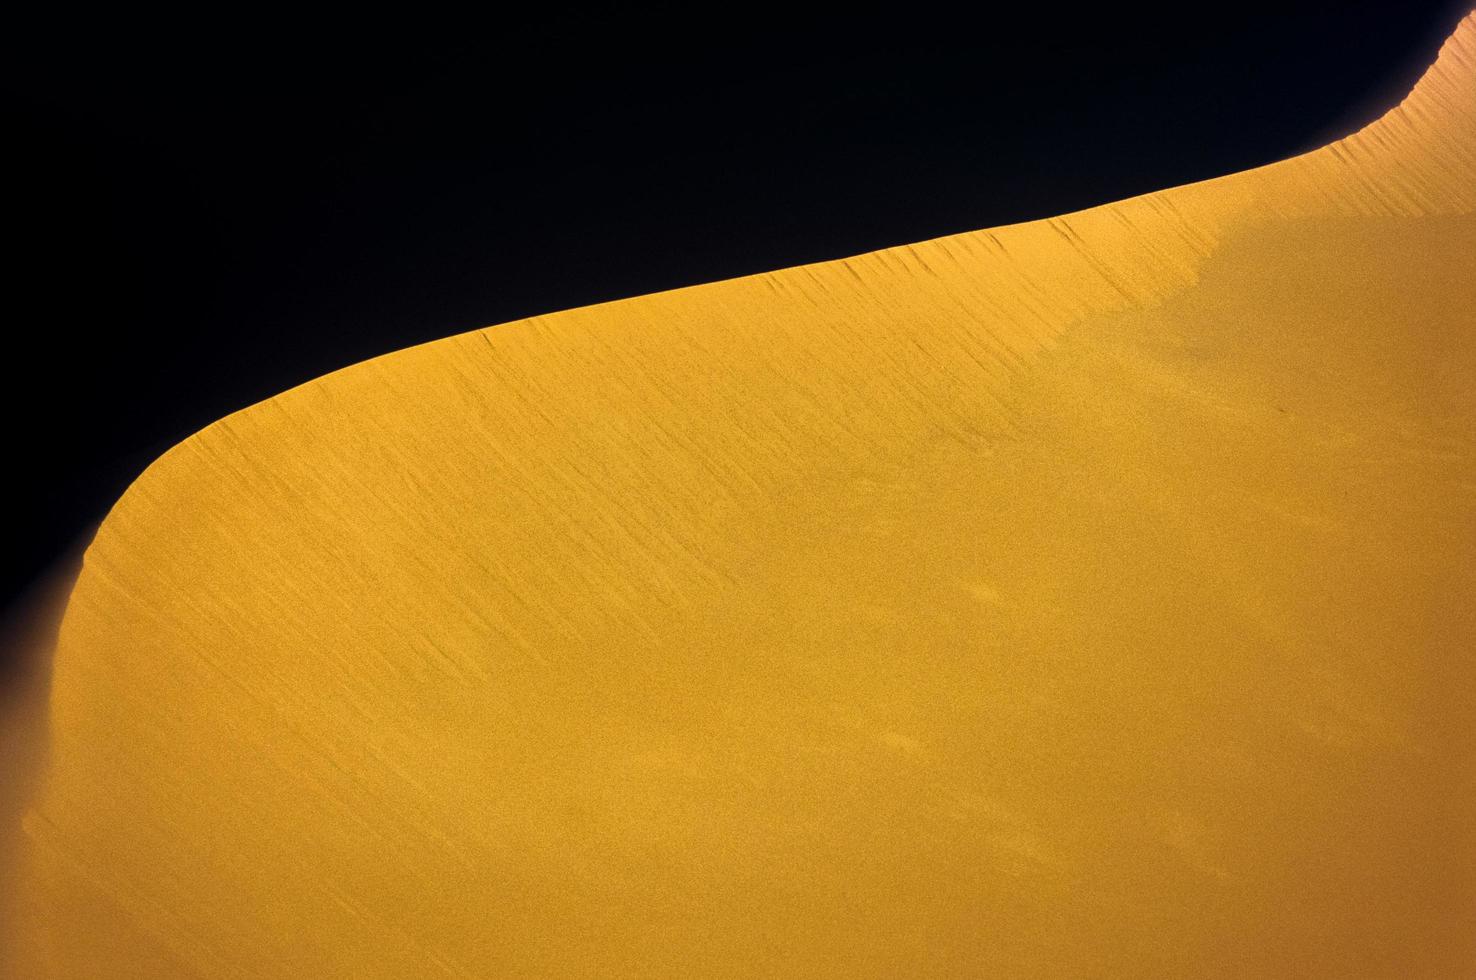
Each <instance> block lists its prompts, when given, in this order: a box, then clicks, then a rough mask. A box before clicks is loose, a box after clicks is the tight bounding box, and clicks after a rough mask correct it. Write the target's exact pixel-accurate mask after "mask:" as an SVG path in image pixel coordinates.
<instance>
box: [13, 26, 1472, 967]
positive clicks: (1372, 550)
mask: <svg viewBox="0 0 1476 980" xmlns="http://www.w3.org/2000/svg"><path fill="white" fill-rule="evenodd" d="M1473 212H1476V17H1468V18H1467V19H1466V20H1465V21H1464V22H1463V23H1462V24H1461V25H1460V27H1459V29H1458V31H1457V33H1456V35H1455V36H1454V37H1453V38H1452V39H1451V40H1450V41H1448V42H1447V44H1446V45H1445V47H1444V48H1443V50H1442V52H1441V54H1440V57H1439V60H1438V62H1437V63H1436V65H1435V66H1434V67H1433V68H1432V69H1431V71H1430V72H1429V73H1428V74H1427V75H1426V76H1425V78H1424V79H1423V80H1422V81H1421V82H1420V84H1419V85H1418V86H1417V88H1416V89H1415V91H1414V92H1413V93H1412V94H1411V95H1410V96H1409V98H1408V99H1406V101H1405V102H1404V103H1403V104H1402V105H1401V106H1400V107H1398V108H1397V109H1395V110H1393V111H1391V112H1390V113H1389V114H1388V115H1386V116H1385V117H1384V118H1382V119H1380V120H1379V121H1378V122H1376V123H1374V124H1373V125H1371V126H1369V127H1367V128H1366V129H1364V130H1363V131H1361V132H1359V133H1357V134H1355V135H1353V136H1351V137H1349V138H1347V139H1345V140H1341V141H1339V142H1337V143H1335V144H1333V145H1331V146H1328V147H1325V148H1323V149H1321V150H1318V151H1316V152H1313V153H1310V154H1307V155H1305V156H1301V157H1297V158H1294V159H1291V160H1288V161H1285V162H1282V163H1278V164H1275V165H1272V166H1268V167H1264V168H1260V169H1258V170H1254V171H1250V172H1246V173H1241V174H1235V175H1233V176H1230V177H1225V178H1221V179H1218V180H1212V181H1208V182H1205V183H1201V184H1195V185H1190V186H1185V187H1179V188H1175V189H1172V190H1167V191H1163V192H1160V193H1155V194H1150V195H1147V196H1144V197H1140V198H1135V199H1133V200H1129V201H1123V202H1121V203H1117V204H1112V205H1108V206H1104V207H1099V208H1094V209H1092V210H1089V211H1084V212H1081V213H1077V214H1071V215H1067V216H1064V217H1058V218H1053V219H1050V220H1044V221H1036V222H1030V223H1027V224H1020V225H1013V226H1009V227H1004V228H996V229H992V230H989V231H981V232H975V233H970V234H963V235H956V236H952V237H948V238H943V239H938V240H936V241H930V242H925V243H921V244H917V245H910V246H905V247H900V248H892V249H887V250H884V251H880V252H875V253H872V254H869V255H863V256H858V257H856V258H851V259H846V260H843V261H836V262H827V263H821V264H818V265H812V266H805V267H802V268H796V269H788V270H784V271H781V272H775V273H772V274H767V275H759V276H751V277H748V278H744V279H737V280H733V281H728V282H721V283H716V284H712V285H707V286H701V287H696V288H691V289H682V290H677V291H674V292H669V293H661V294H657V295H652V296H645V297H641V298H639V299H633V300H628V301H621V302H616V303H608V304H604V305H600V306H595V307H590V308H586V309H579V310H572V311H567V312H563V313H557V314H553V315H549V316H543V317H535V318H533V319H529V320H525V321H522V322H518V323H512V324H506V325H502V326H498V327H495V328H492V329H488V330H482V331H476V332H473V333H468V334H464V335H461V336H456V337H451V338H449V339H446V340H443V341H439V342H436V343H432V344H427V345H424V346H421V347H416V348H413V349H409V350H404V351H400V352H397V353H394V354H390V355H387V356H385V357H382V358H378V359H376V360H373V361H369V362H366V363H363V364H360V365H356V366H354V367H352V368H349V369H347V370H344V371H340V372H337V373H335V374H332V375H329V376H327V377H324V378H321V379H319V380H317V381H314V382H312V383H310V384H307V385H304V386H302V387H300V388H297V389H294V390H292V391H289V392H286V393H284V394H282V395H280V396H278V397H276V398H273V399H271V400H269V401H266V402H263V403H261V404H259V405H255V406H253V407H251V408H249V409H246V410H244V411H242V412H239V413H237V414H235V415H232V416H230V417H228V418H226V419H224V420H222V421H220V422H218V423H216V424H215V425H212V426H211V427H209V428H208V429H206V430H204V431H203V432H201V433H199V434H197V435H195V436H193V437H191V438H190V439H188V440H186V441H185V442H183V443H181V444H180V445H179V446H177V447H175V448H174V449H172V450H171V451H170V452H168V453H167V454H166V455H165V456H164V457H163V458H161V459H160V460H159V461H158V462H156V463H155V464H154V465H153V466H151V467H150V468H149V469H148V471H147V472H146V473H144V474H143V476H141V477H140V478H139V480H138V481H137V482H136V483H135V484H134V485H133V486H132V488H130V489H129V491H128V492H127V494H126V495H125V496H124V497H123V499H122V500H120V501H119V502H118V504H117V505H116V506H115V507H114V509H113V511H112V513H111V514H110V515H109V517H108V518H107V520H106V521H105V522H104V524H103V525H102V527H101V529H100V530H99V532H98V534H97V537H96V539H95V541H94V542H93V544H92V545H91V547H90V549H89V550H88V551H87V554H86V559H85V566H84V568H83V570H82V573H81V575H80V577H79V579H78V581H77V583H76V585H75V588H74V590H73V592H72V595H71V600H70V603H69V605H68V607H67V610H66V613H65V617H64V619H63V622H62V624H61V631H60V639H59V641H58V645H57V649H56V654H55V665H54V676H53V678H52V689H51V703H50V736H49V737H50V745H49V747H48V753H49V760H50V761H49V764H48V765H47V766H46V768H45V770H44V771H43V772H42V773H40V774H39V776H38V788H37V790H36V792H35V793H34V794H33V798H32V799H31V800H30V802H29V805H28V808H27V809H26V811H25V813H24V816H23V820H22V821H20V823H21V826H22V828H23V829H22V830H20V831H18V833H19V834H20V836H21V847H20V857H19V858H18V859H17V860H15V861H13V862H12V863H13V864H14V865H15V867H14V868H11V869H6V873H7V879H6V880H7V882H9V884H7V885H6V888H7V890H8V891H9V892H10V896H9V897H10V899H11V901H10V906H11V913H10V915H9V916H8V919H9V921H8V922H7V924H6V937H5V938H4V940H3V943H0V945H3V948H4V954H0V955H7V956H8V957H9V959H8V963H7V968H8V969H9V970H10V971H11V973H10V975H12V976H15V977H26V978H30V977H89V978H90V977H135V976H137V977H151V978H152V977H176V976H178V977H195V976H201V977H258V976H259V977H312V978H318V977H339V976H341V977H417V976H430V977H436V976H443V975H444V976H449V977H484V976H485V977H533V976H558V977H563V976H590V977H596V976H598V977H612V976H633V977H666V976H669V977H707V976H735V977H750V976H794V977H818V976H835V977H924V976H1001V977H1037V976H1040V977H1047V976H1048V977H1083V976H1134V977H1145V976H1162V977H1186V976H1233V977H1247V976H1309V977H1310V976H1316V977H1458V976H1476V928H1472V927H1471V923H1472V922H1476V829H1473V828H1476V752H1473V746H1476V739H1473V736H1476V656H1473V652H1476V600H1473V596H1476V216H1473ZM0 853H4V852H0Z"/></svg>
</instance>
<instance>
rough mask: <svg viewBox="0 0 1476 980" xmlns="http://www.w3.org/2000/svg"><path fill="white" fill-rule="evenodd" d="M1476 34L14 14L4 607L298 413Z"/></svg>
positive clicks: (1287, 131) (1194, 160)
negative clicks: (425, 356)
mask: <svg viewBox="0 0 1476 980" xmlns="http://www.w3.org/2000/svg"><path fill="white" fill-rule="evenodd" d="M1234 6H1236V5H1232V7H1234ZM1467 6H1468V5H1467V4H1456V3H1449V2H1408V3H1400V4H1391V3H1359V2H1343V3H1319V4H1303V5H1300V6H1298V5H1283V6H1281V7H1280V8H1278V12H1277V13H1276V14H1275V15H1262V14H1258V13H1256V12H1254V11H1251V10H1245V9H1227V8H1225V7H1218V8H1216V9H1215V10H1214V11H1213V12H1212V14H1211V13H1210V12H1208V11H1205V10H1201V9H1198V8H1192V7H1188V6H1186V7H1185V8H1184V13H1183V16H1182V17H1180V18H1173V17H1164V16H1162V15H1161V14H1157V13H1155V14H1154V15H1152V16H1149V15H1147V14H1141V15H1140V14H1124V13H1121V12H1120V11H1111V10H1108V11H1099V12H1097V13H1095V14H1093V15H1091V16H1086V17H1084V16H1082V15H1081V14H1079V13H1077V12H1075V11H1070V10H1068V9H1066V8H1064V7H1060V6H1057V5H1052V4H1048V3H1047V4H1038V5H1022V8H1023V7H1028V9H1022V10H1021V11H1016V12H1014V13H1012V14H1010V15H1008V16H1005V15H997V14H985V15H983V16H977V15H976V17H975V18H974V19H970V20H968V21H962V20H956V19H950V18H949V17H945V16H942V15H941V14H940V13H939V12H938V11H936V10H931V11H930V10H927V9H925V8H921V7H906V8H899V10H898V11H895V12H894V15H893V16H887V17H883V16H881V15H870V14H865V15H863V14H860V13H853V14H850V15H848V16H846V17H840V16H835V17H827V18H821V17H819V16H799V15H789V16H785V17H783V18H773V17H770V16H768V15H761V14H759V13H758V12H756V11H755V12H748V11H740V10H739V9H738V8H731V10H730V13H729V14H728V16H729V18H730V19H729V20H728V21H727V22H721V21H719V22H713V21H712V20H711V19H710V18H711V16H712V14H711V11H708V10H702V11H693V12H690V13H686V12H683V13H675V12H666V13H664V14H655V13H643V14H638V15H637V14H630V13H625V12H616V11H606V12H601V13H592V14H584V15H573V14H569V15H562V16H554V15H545V14H535V13H532V12H528V11H523V12H517V13H514V14H511V15H508V16H506V17H504V18H503V19H501V20H499V21H493V22H487V23H482V24H477V25H466V24H457V25H437V26H427V25H425V24H420V25H409V24H406V23H403V22H400V21H385V22H380V23H368V22H366V21H364V20H363V19H356V20H354V21H352V22H348V21H343V22H332V23H308V22H305V21H304V20H302V19H293V20H270V19H258V20H242V21H239V22H234V23H228V24H216V23H207V22H204V21H201V22H199V23H191V22H187V21H180V20H178V19H177V18H168V17H165V16H164V15H162V14H160V15H156V16H155V17H154V19H149V16H148V15H144V14H141V13H137V12H135V11H132V10H131V9H130V10H129V11H128V12H126V13H125V12H117V13H113V14H111V15H107V16H105V17H104V18H103V19H101V20H98V19H96V18H90V17H82V16H80V15H79V16H75V17H73V16H71V15H70V14H66V15H63V14H58V15H56V16H55V17H51V18H48V17H46V16H45V15H40V14H32V15H29V16H22V17H20V18H19V20H18V21H17V22H15V23H12V25H11V35H12V45H13V47H14V48H15V50H16V52H17V54H16V55H14V56H13V57H11V58H9V59H8V60H7V63H6V64H5V66H4V71H5V90H6V94H7V97H8V101H9V103H10V106H11V109H12V110H13V111H12V112H11V113H10V114H9V117H8V118H9V121H8V123H7V129H8V132H7V133H6V135H7V137H8V138H9V139H8V141H9V144H10V145H11V146H12V148H13V149H12V151H11V152H12V155H13V158H14V159H13V160H12V162H13V163H18V164H19V165H20V170H21V176H20V178H19V179H17V180H15V181H14V182H13V183H12V185H11V188H10V197H11V201H10V210H11V213H12V214H13V215H15V216H17V217H18V222H19V223H18V227H17V233H16V235H15V236H14V237H15V238H16V239H17V240H18V241H19V242H20V243H21V244H22V246H23V252H24V255H23V258H22V260H21V262H20V265H19V268H14V269H12V270H11V274H12V278H13V280H14V281H16V282H17V283H18V286H19V290H20V295H19V296H17V297H16V298H15V299H14V300H13V301H12V306H11V310H12V317H11V326H10V333H9V335H8V336H7V338H6V343H7V345H8V349H7V354H6V357H5V359H4V361H3V365H4V377H3V384H0V392H3V396H0V397H3V402H0V418H3V420H4V422H3V425H4V431H3V443H0V444H3V446H4V460H3V469H4V470H5V471H6V472H8V473H9V480H8V481H7V487H8V490H9V493H10V495H11V496H12V498H13V499H12V501H11V502H10V506H9V509H8V511H7V521H6V527H5V534H6V540H5V544H4V554H5V563H4V568H3V578H0V603H5V602H8V601H9V600H11V599H13V598H14V597H15V596H16V595H18V594H19V590H21V589H22V588H24V587H25V585H26V583H27V582H29V581H31V580H32V579H33V577H34V576H35V575H36V574H37V573H38V570H40V569H42V568H44V567H46V565H47V564H48V563H49V562H51V561H52V560H53V559H54V557H55V556H56V555H57V554H58V553H60V552H61V550H62V549H63V548H64V547H65V544H66V542H68V541H70V540H72V539H73V538H74V537H75V536H76V535H77V534H78V533H79V532H80V531H81V530H82V529H83V528H84V527H86V526H87V525H88V524H89V523H91V522H95V521H97V520H98V519H99V518H100V517H101V516H102V515H103V513H104V512H105V511H106V509H107V508H108V507H109V505H110V504H111V503H112V502H113V501H114V500H116V499H117V497H118V495H119V494H120V493H121V492H122V490H123V489H124V488H125V487H126V485H127V484H128V482H129V481H130V480H131V479H133V478H134V477H135V476H136V475H137V474H138V473H139V472H140V471H141V470H142V469H143V467H144V466H146V465H147V464H148V463H149V462H150V461H151V460H152V459H153V458H155V457H156V456H157V455H158V454H159V453H160V452H162V451H163V450H164V449H166V448H167V447H168V446H170V445H171V444H173V443H175V442H177V441H178V440H180V439H181V438H183V437H185V436H187V435H188V434H190V433H191V432H193V431H195V430H197V429H199V428H201V427H203V426H205V425H207V424H209V423H210V422H212V421H214V420H216V419H218V418H220V417H222V416H224V415H226V414H228V413H230V412H232V411H235V410H237V409H240V408H242V407H245V406H246V405H249V404H251V403H253V402H256V401H259V400H261V399H263V398H267V397H270V396H271V395H273V394H275V393H277V392H279V391H281V390H283V389H285V388H288V387H291V386H293V385H296V384H299V383H301V382H304V381H307V380H309V379H311V378H314V377H316V376H318V375H321V374H324V373H326V372H328V371H331V370H334V369H336V368H340V367H343V366H345V365H348V364H352V363H354V362H356V361H360V360H363V359H365V358H368V357H372V356H375V355H378V354H382V353H385V352H387V351H391V350H395V349H398V348H402V347H405V346H408V345H412V344H416V343H420V342H423V341H428V340H432V339H434V338H437V337H442V336H446V335H449V334H453V333H457V332H460V331H464V330H469V329H473V328H476V327H480V326H484V325H488V324H495V323H501V322H505V321H508V320H514V319H517V318H520V317H524V316H528V315H532V314H538V313H545V312H549V311H553V310H558V309H566V308H570V307H576V306H581V305H585V304H589V303H595V302H600V301H604V300H610V299H616V298H620V297H625V296H632V295H639V294H642V293H648V292H652V291H655V290H662V289H670V288H674V287H678V286H683V285H690V284H694V283H700V282H706V281H711V280H716V279H724V278H729V277H733V276H739V275H744V274H748V273H754V272H759V271H763V270H769V269H775V268H781V267H785V266H791V265H795V264H799V263H806V262H813V261H819V260H824V259H831V258H837V257H841V256H845V255H852V254H856V253H860V252H865V251H869V250H872V249H876V248H880V247H885V246H889V245H896V244H901V243H906V242H911V241H917V240H921V239H927V238H932V237H937V236H940V235H945V234H949V233H953V232H959V231H966V230H970V229H975V228H983V227H988V226H992V225H999V224H1004V223H1009V222H1015V221H1021V220H1027V219H1031V218H1037V217H1044V216H1048V215H1053V214H1059V213H1062V212H1068V211H1072V210H1076V209H1080V208H1083V207H1087V206H1090V205H1094V204H1099V203H1103V202H1106V201H1111V200H1116V199H1120V198H1124V197H1129V196H1132V195H1135V194H1139V193H1144V192H1147V191H1151V190H1156V189H1159V188H1163V187H1168V186H1172V185H1176V184H1181V183H1186V182H1189V181H1194V180H1200V179H1204V178H1207V177H1213V176H1217V175H1220V174H1225V173H1230V172H1234V171H1237V170H1242V169H1245V168H1247V167H1253V166H1257V165H1260V164H1264V163H1268V162H1271V161H1273V160H1276V159H1279V158H1283V157H1286V156H1288V155H1292V154H1295V153H1298V152H1301V151H1303V150H1306V149H1308V148H1310V147H1313V146H1316V145H1319V144H1321V143H1324V142H1326V141H1327V140H1329V139H1331V138H1333V137H1336V136H1339V135H1343V134H1345V133H1347V132H1350V131H1352V130H1354V129H1356V128H1358V126H1360V125H1362V124H1363V123H1365V122H1367V121H1369V120H1371V119H1372V118H1375V117H1376V116H1378V115H1379V114H1380V113H1381V112H1382V111H1384V110H1385V109H1387V108H1388V107H1389V106H1391V105H1393V104H1394V103H1395V102H1397V100H1398V98H1399V97H1401V96H1402V95H1403V94H1404V92H1405V91H1407V90H1408V88H1409V87H1410V86H1411V85H1412V84H1413V83H1414V81H1415V80H1416V79H1417V78H1418V76H1419V75H1420V73H1421V72H1422V71H1423V70H1424V68H1425V67H1426V66H1427V65H1428V64H1429V63H1430V62H1431V61H1432V60H1433V58H1434V56H1435V53H1436V51H1437V49H1438V47H1439V45H1440V43H1441V41H1442V40H1443V39H1444V38H1445V37H1446V36H1447V35H1448V34H1449V32H1450V30H1451V29H1452V28H1453V26H1454V24H1455V23H1456V21H1457V20H1458V19H1459V17H1460V15H1461V14H1462V13H1463V12H1464V10H1465V9H1466V7H1467ZM723 9H729V8H723ZM897 13H900V14H901V16H900V17H899V16H896V14H897Z"/></svg>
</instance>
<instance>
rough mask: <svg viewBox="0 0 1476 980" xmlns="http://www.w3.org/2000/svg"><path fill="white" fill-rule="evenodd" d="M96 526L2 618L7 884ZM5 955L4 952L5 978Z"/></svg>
mask: <svg viewBox="0 0 1476 980" xmlns="http://www.w3.org/2000/svg"><path fill="white" fill-rule="evenodd" d="M96 530H97V529H96V528H95V527H93V528H89V529H88V530H87V532H86V533H85V534H83V535H82V536H81V537H80V538H78V539H76V540H75V541H74V542H73V543H72V545H71V546H70V547H69V548H68V549H67V550H66V552H65V553H64V554H63V555H62V556H61V557H60V558H58V559H57V560H56V561H54V562H53V563H52V564H51V565H50V566H48V567H47V568H46V570H45V571H44V572H42V573H41V574H40V575H38V576H36V578H35V580H34V581H32V582H31V584H30V586H29V587H28V588H26V589H25V590H24V591H23V592H22V593H21V594H20V595H19V596H18V597H17V598H16V600H15V601H14V602H13V603H12V604H11V606H10V608H9V609H8V610H7V611H6V614H5V616H4V618H3V619H0V882H4V881H6V880H8V879H9V877H10V875H11V874H12V873H13V871H14V869H15V868H16V863H17V861H18V859H19V857H20V849H21V827H20V824H21V818H22V816H23V815H24V813H25V810H26V807H27V805H28V804H29V802H30V799H31V796H32V794H33V793H34V792H35V790H36V784H37V780H38V779H39V777H40V776H41V773H42V770H43V767H44V766H45V764H46V759H47V751H48V747H49V741H50V739H49V729H48V724H49V713H48V710H47V709H48V703H47V699H48V695H49V694H50V690H51V661H52V654H53V653H54V652H55V650H56V641H57V634H58V630H59V629H60V628H61V621H62V615H63V614H64V613H65V612H66V608H67V599H68V597H70V596H71V594H72V586H73V585H74V584H75V583H76V581H77V576H78V575H80V574H81V572H82V554H83V552H84V551H86V550H87V545H88V544H89V543H90V542H91V541H92V535H93V532H95V531H96ZM11 897H12V896H11V890H10V889H6V888H3V887H0V937H3V936H4V935H5V934H6V932H7V929H6V920H7V919H8V917H9V916H11V915H15V914H17V912H18V911H19V910H18V909H16V908H14V907H12V905H11ZM4 965H5V956H4V951H3V950H0V973H3V972H4Z"/></svg>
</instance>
